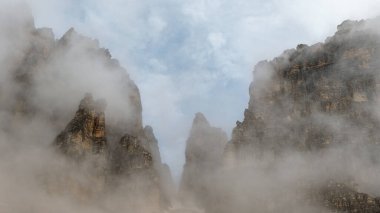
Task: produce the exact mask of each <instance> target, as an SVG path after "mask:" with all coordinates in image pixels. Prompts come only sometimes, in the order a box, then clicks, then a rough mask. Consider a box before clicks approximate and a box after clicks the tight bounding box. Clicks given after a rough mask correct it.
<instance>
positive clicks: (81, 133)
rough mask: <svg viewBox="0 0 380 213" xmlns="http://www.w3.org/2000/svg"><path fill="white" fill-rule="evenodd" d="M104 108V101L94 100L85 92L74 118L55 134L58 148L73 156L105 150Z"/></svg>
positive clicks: (77, 156)
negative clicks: (60, 131) (61, 130)
mask: <svg viewBox="0 0 380 213" xmlns="http://www.w3.org/2000/svg"><path fill="white" fill-rule="evenodd" d="M104 108H105V102H104V101H101V100H99V101H96V102H95V101H94V100H93V98H92V96H91V95H90V94H87V95H86V97H85V98H84V99H83V100H82V101H81V103H80V105H79V109H78V111H77V112H76V113H75V116H74V118H73V119H72V120H71V121H70V122H69V124H68V125H67V126H66V128H65V130H64V131H63V132H62V133H60V134H59V135H58V136H57V138H56V140H55V142H54V143H55V145H56V146H57V147H58V149H60V151H62V152H63V153H65V154H67V155H69V156H72V157H73V158H80V157H85V155H86V153H87V154H100V153H105V152H107V151H108V150H107V139H106V132H105V114H104Z"/></svg>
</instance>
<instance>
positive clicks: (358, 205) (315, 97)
mask: <svg viewBox="0 0 380 213" xmlns="http://www.w3.org/2000/svg"><path fill="white" fill-rule="evenodd" d="M379 23H380V20H379V19H374V20H368V21H345V22H343V23H342V24H341V25H339V26H338V31H337V32H336V33H335V35H334V36H332V37H330V38H328V39H327V40H326V41H325V43H318V44H315V45H312V46H308V45H304V44H300V45H298V46H297V48H296V49H291V50H287V51H285V52H284V53H283V54H282V55H280V56H279V57H277V58H275V59H273V60H271V61H262V62H260V63H258V64H257V65H256V66H255V69H254V80H253V82H252V83H251V86H250V88H249V94H250V100H249V105H248V109H246V110H245V112H244V120H243V122H240V121H238V122H237V123H236V127H235V128H234V130H233V132H232V139H231V141H230V142H229V143H228V145H227V146H226V149H225V160H226V161H227V162H228V163H229V164H234V165H235V164H239V163H240V162H242V161H243V162H244V161H245V162H247V161H251V160H252V159H256V160H260V159H262V157H263V156H265V155H268V154H270V155H272V156H275V158H278V159H281V156H283V155H286V153H289V152H294V151H296V152H298V151H301V152H304V153H322V152H324V151H325V150H329V149H337V150H342V153H341V154H342V156H345V157H347V159H351V157H352V156H353V155H354V154H352V153H349V152H347V153H345V151H344V150H346V149H347V147H350V148H352V147H354V148H352V149H354V150H357V151H358V150H361V151H363V150H366V151H365V152H366V153H367V154H366V155H371V154H370V153H371V152H373V150H378V149H379V148H378V145H379V143H380V134H379V131H378V129H379V127H380V119H379V116H378V115H379V114H378V110H377V109H378V104H379V100H380V99H379V95H378V94H379V88H380V87H379V85H380V72H379V69H380V64H379V60H378V58H379V56H380V34H379V31H378V30H377V28H378V27H379ZM338 157H339V156H336V159H338ZM378 160H379V159H378V157H376V156H374V157H373V162H378ZM344 185H345V183H337V185H335V186H333V185H328V186H327V187H322V188H323V190H322V191H323V192H322V194H323V196H322V197H324V199H322V200H323V202H324V203H326V206H327V207H328V208H330V209H332V210H334V211H343V212H378V211H379V210H378V208H379V206H378V204H377V203H376V202H377V201H376V199H374V198H372V197H371V196H369V195H367V194H362V193H358V192H356V191H355V190H351V189H348V188H346V187H339V186H344Z"/></svg>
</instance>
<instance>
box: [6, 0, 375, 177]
mask: <svg viewBox="0 0 380 213" xmlns="http://www.w3.org/2000/svg"><path fill="white" fill-rule="evenodd" d="M0 1H4V0H0ZM26 1H27V2H29V4H30V7H31V8H32V11H33V14H34V17H35V24H36V26H37V27H50V28H53V30H54V32H55V34H56V37H60V36H61V35H62V34H63V33H64V32H65V31H67V30H68V29H69V28H70V27H74V28H75V29H76V30H77V31H78V32H79V33H81V34H83V35H86V36H89V37H91V38H96V39H98V40H99V41H100V44H101V46H103V47H106V48H108V49H110V51H111V54H112V55H113V57H114V58H117V59H118V60H119V61H120V63H121V64H122V65H123V66H124V67H125V68H126V69H127V70H128V72H129V74H130V75H131V78H132V79H133V80H134V81H135V82H136V84H137V85H138V87H139V89H140V92H141V96H142V104H143V120H144V124H145V125H151V126H152V127H153V129H154V132H155V134H156V137H157V139H158V141H159V146H160V151H161V155H162V158H163V161H164V162H166V163H168V164H169V165H170V167H171V169H172V172H173V174H174V176H175V178H176V179H177V180H178V178H179V177H180V174H181V171H182V166H183V163H184V147H185V141H186V138H187V136H188V134H189V130H190V126H191V122H192V119H193V116H194V114H195V113H196V112H198V111H200V112H203V113H204V114H205V115H206V117H207V118H208V120H209V121H210V123H211V124H212V125H214V126H217V127H221V128H223V129H224V130H225V131H226V132H227V134H229V135H230V134H231V131H232V128H233V127H234V126H235V122H236V120H241V119H242V118H243V112H244V109H245V108H246V107H247V104H248V98H249V97H248V86H249V83H250V82H251V81H252V69H253V66H254V65H255V64H256V63H257V62H258V61H260V60H265V59H272V58H273V57H276V56H278V55H279V54H281V53H282V52H283V51H284V50H285V49H290V48H294V47H295V46H296V45H297V44H299V43H306V44H313V43H316V42H323V41H324V40H325V39H326V37H328V36H331V35H332V34H333V33H334V32H335V29H336V26H337V25H338V24H340V23H341V22H342V21H343V20H346V19H366V18H371V17H375V16H378V15H380V0H360V1H359V0H356V1H354V0H336V1H334V0H293V1H290V0H235V1H231V0H208V1H206V0H182V1H181V0H150V1H148V0H26Z"/></svg>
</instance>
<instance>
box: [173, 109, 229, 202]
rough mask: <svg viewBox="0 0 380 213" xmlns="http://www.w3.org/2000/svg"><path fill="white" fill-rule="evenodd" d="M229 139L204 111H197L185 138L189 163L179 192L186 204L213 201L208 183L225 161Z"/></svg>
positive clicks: (186, 165)
mask: <svg viewBox="0 0 380 213" xmlns="http://www.w3.org/2000/svg"><path fill="white" fill-rule="evenodd" d="M227 140H228V139H227V135H226V133H225V132H224V131H223V130H221V129H220V128H216V127H212V126H211V125H210V124H209V122H208V121H207V119H206V118H205V116H204V115H203V114H202V113H197V114H196V115H195V118H194V120H193V125H192V127H191V131H190V136H189V138H188V139H187V142H186V163H185V166H184V171H183V175H182V180H181V186H180V192H179V193H180V196H181V199H182V201H183V202H184V203H185V204H189V205H195V206H198V207H201V208H207V206H209V205H214V203H211V200H210V199H211V198H210V195H209V193H210V191H209V190H210V189H209V186H211V184H210V183H211V182H212V175H213V174H214V172H216V171H217V170H218V169H219V168H220V166H221V165H222V162H223V150H224V146H225V144H226V143H227Z"/></svg>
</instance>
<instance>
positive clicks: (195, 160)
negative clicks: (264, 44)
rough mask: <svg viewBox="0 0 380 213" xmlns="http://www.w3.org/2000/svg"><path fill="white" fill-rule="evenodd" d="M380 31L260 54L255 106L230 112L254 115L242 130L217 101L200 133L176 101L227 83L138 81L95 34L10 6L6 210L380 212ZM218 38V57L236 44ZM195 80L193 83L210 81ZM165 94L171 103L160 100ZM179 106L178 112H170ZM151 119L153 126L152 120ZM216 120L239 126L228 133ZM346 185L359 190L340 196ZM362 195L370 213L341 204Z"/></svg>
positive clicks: (0, 7)
mask: <svg viewBox="0 0 380 213" xmlns="http://www.w3.org/2000/svg"><path fill="white" fill-rule="evenodd" d="M33 7H35V5H32V8H33ZM205 7H206V6H205ZM189 8H190V9H191V8H192V7H189ZM192 9H194V8H192ZM184 11H185V12H186V13H187V15H189V16H192V17H193V18H194V19H195V20H198V19H199V20H202V19H203V18H202V17H203V16H202V15H201V14H196V13H194V11H193V10H189V9H188V10H184ZM10 20H11V21H10ZM150 20H151V22H152V23H153V25H155V26H156V27H159V26H161V27H159V29H158V28H155V30H157V31H161V30H162V31H164V30H165V27H166V25H165V24H164V23H163V22H160V19H159V18H156V19H150ZM199 20H198V21H199ZM160 24H161V25H160ZM336 24H338V23H336ZM378 26H380V25H379V20H378V18H377V19H371V20H366V21H358V22H355V21H352V22H351V21H347V22H344V23H342V24H341V25H339V26H338V31H337V33H336V34H335V35H331V36H332V37H329V38H327V39H326V40H325V41H324V43H318V44H315V45H312V46H308V45H304V44H302V45H298V46H297V47H296V48H295V49H290V50H286V51H285V52H284V53H283V54H282V55H280V56H279V57H277V58H274V59H273V60H270V61H262V62H259V63H258V64H257V65H256V66H255V68H254V72H253V78H249V79H253V80H252V83H251V85H250V86H249V88H248V85H246V86H247V88H245V89H246V90H247V89H248V90H249V91H248V92H246V93H247V94H245V95H249V98H250V99H249V101H248V100H247V103H248V107H247V109H246V110H245V111H244V113H243V106H240V105H239V107H240V108H239V109H238V110H236V109H235V108H234V109H233V112H231V113H233V114H237V113H239V114H241V115H240V116H244V120H242V121H237V122H236V126H235V128H234V129H233V130H232V131H229V129H228V128H230V127H231V126H234V123H233V122H232V123H227V122H225V119H224V118H217V116H216V115H215V114H217V113H219V116H220V117H223V116H226V117H228V116H230V115H227V114H228V113H229V112H228V110H226V108H223V107H224V106H222V105H221V104H220V102H218V103H219V104H220V106H218V107H220V108H218V109H215V108H217V107H214V109H215V110H214V111H213V112H212V113H205V114H206V115H207V114H212V116H211V117H212V119H210V121H211V122H209V121H208V120H207V119H206V116H204V115H203V114H201V113H197V114H196V115H195V118H194V121H193V126H192V127H191V129H190V125H189V124H190V121H191V119H190V120H188V121H184V120H186V119H188V118H189V116H188V115H187V114H186V115H184V113H183V111H181V110H178V106H177V105H181V104H182V105H186V104H184V103H188V102H189V103H190V102H191V100H198V99H196V98H195V99H193V98H194V96H196V93H197V92H204V93H202V94H200V95H199V96H202V98H201V99H202V100H207V99H208V96H210V95H211V96H217V95H218V93H223V91H222V90H219V89H218V87H215V88H213V89H211V90H212V93H211V92H210V90H209V88H208V86H207V85H206V86H205V87H204V88H203V89H202V88H198V87H197V88H194V90H195V91H197V92H194V91H187V92H186V91H184V90H191V88H190V87H186V88H185V89H182V90H178V91H176V92H174V93H170V92H173V91H171V90H176V88H177V86H175V85H176V84H173V82H172V79H170V80H168V79H169V78H166V76H165V75H161V74H158V75H153V74H151V75H147V76H148V77H152V78H151V79H149V80H144V81H141V79H142V78H144V77H146V76H144V75H142V76H143V77H141V76H139V77H137V79H139V80H138V81H137V84H135V82H134V81H133V80H132V77H131V76H130V74H129V70H127V69H125V68H123V67H122V66H121V65H120V62H119V61H118V60H117V59H115V58H114V57H113V56H112V55H111V53H110V51H109V50H108V49H106V48H103V47H102V45H101V44H100V42H99V41H98V40H96V39H95V38H90V37H92V35H90V37H87V36H86V35H82V34H80V33H78V32H77V31H76V29H74V28H68V29H65V31H64V33H62V32H60V33H59V34H62V35H60V36H57V35H56V34H55V33H54V32H53V30H52V29H50V28H37V27H36V26H35V23H34V18H33V14H32V9H31V8H30V6H28V5H27V4H25V3H20V2H19V1H15V2H11V1H1V2H0V28H1V29H2V31H1V33H0V47H1V48H0V64H1V72H0V191H1V192H0V212H41V213H44V212H83V213H85V212H99V213H101V212H120V211H122V212H141V213H159V212H219V213H220V212H225V213H229V212H239V213H245V212H247V213H248V212H330V211H341V212H351V211H354V210H355V211H357V212H367V210H368V209H369V208H372V209H375V210H373V211H372V209H371V211H369V210H368V212H376V211H377V210H379V209H380V200H379V198H378V197H379V196H380V185H379V184H378V180H379V176H380V167H379V160H380V159H379V157H378V152H379V151H380V150H379V149H380V148H379V145H378V144H379V139H380V137H379V134H378V128H379V127H380V120H379V119H380V117H379V116H380V112H379V110H378V109H379V103H380V102H379V101H378V97H379V96H378V92H379V91H378V87H379V86H378V85H379V82H380V81H379V80H378V77H379V76H380V75H379V73H378V72H379V71H378V67H379V63H378V58H379V57H380V55H379V53H380V51H379V50H380V48H379V47H380V45H379V44H380V42H379V41H380V36H379V34H380V32H378ZM158 35H159V34H157V35H156V36H158ZM158 37H159V36H158ZM158 37H157V38H158ZM208 39H209V40H210V42H211V45H212V49H213V51H222V52H224V51H225V50H221V49H223V48H222V47H223V46H224V45H226V44H228V42H229V41H227V40H228V39H227V40H226V39H225V38H224V37H223V34H222V33H213V34H211V35H209V36H208ZM126 42H128V41H126ZM238 46H240V45H238ZM200 48H201V47H200ZM195 49H197V48H195ZM234 50H236V49H234ZM183 52H187V51H186V50H183ZM248 52H249V53H251V51H248ZM189 54H190V53H189ZM200 55H204V54H200ZM189 58H190V59H191V60H190V59H189V60H190V61H192V62H193V61H197V60H200V61H202V60H205V61H207V60H206V59H202V60H201V59H199V58H198V57H196V56H195V55H192V57H190V56H189ZM221 58H223V57H221ZM236 58H237V57H236V56H234V57H232V59H231V61H233V60H235V59H236ZM219 59H220V58H219ZM200 61H197V62H199V64H203V62H200ZM218 61H220V60H215V61H213V63H217V62H218ZM151 62H152V61H151V60H150V62H149V63H151ZM156 62H157V63H155V65H157V66H158V65H159V64H160V63H159V61H156ZM123 63H124V62H123ZM204 63H205V62H204ZM245 63H246V62H245ZM179 64H186V63H185V62H183V63H179ZM246 65H247V64H245V65H242V66H235V65H233V66H232V65H231V66H230V65H229V66H228V67H230V68H231V67H232V68H242V67H245V66H246ZM127 67H128V66H127ZM132 67H133V69H136V67H134V66H133V65H132ZM160 67H161V68H163V67H165V66H160ZM168 67H169V68H173V67H170V66H167V67H166V68H168ZM211 67H212V66H211ZM215 67H218V66H216V65H215ZM189 70H191V69H189ZM316 70H323V71H324V72H325V74H320V73H318V72H317V71H316ZM144 72H146V70H144ZM144 72H142V73H144ZM224 72H226V70H224ZM132 73H133V76H136V75H138V72H136V71H133V72H132ZM247 73H249V72H247ZM326 73H327V74H326ZM192 75H196V74H191V72H190V74H189V75H185V77H184V76H182V79H184V80H183V81H180V82H184V81H186V79H190V80H194V79H195V80H197V79H198V78H197V77H194V78H190V77H191V76H192ZM227 76H228V75H227ZM238 76H239V75H238ZM244 76H245V74H244ZM187 77H189V78H187ZM224 77H225V76H224ZM238 78H240V77H238ZM243 78H244V77H243ZM201 79H202V80H203V81H202V82H203V83H204V82H207V80H210V79H211V80H213V79H214V77H213V75H212V74H209V75H208V74H206V77H205V78H203V77H202V78H201ZM205 79H206V80H205ZM216 79H217V78H216ZM248 81H250V80H247V79H244V82H245V83H247V82H248ZM140 82H142V83H147V82H148V83H152V84H161V83H162V84H165V87H163V88H169V89H168V91H166V90H164V91H162V90H157V91H155V92H153V93H149V91H151V90H152V89H151V88H148V89H147V88H146V87H144V89H143V91H145V93H144V92H143V93H142V96H143V98H141V97H140V91H139V83H140ZM241 82H242V81H240V83H241ZM166 84H167V85H166ZM206 84H207V83H206ZM210 84H213V83H210ZM143 85H144V84H143ZM184 85H185V86H188V83H187V84H184ZM145 86H146V85H145ZM173 88H174V89H173ZM147 91H148V92H147ZM209 92H210V93H209ZM144 94H145V95H146V94H153V95H150V96H144ZM181 95H184V96H186V95H188V97H186V99H187V101H185V102H181V104H178V103H177V102H176V101H178V102H180V101H182V98H181ZM239 95H242V96H243V94H235V96H239ZM161 96H163V97H164V100H169V103H167V104H166V103H165V104H164V103H160V105H159V104H157V103H158V102H160V101H161V98H160V97H161ZM227 96H228V95H225V94H222V97H227ZM173 97H174V98H173ZM189 97H190V98H189ZM149 99H151V100H152V101H147V100H149ZM172 99H175V100H174V101H173V100H172ZM211 100H214V99H209V101H210V103H211V102H212V101H211ZM228 100H236V99H235V98H231V99H228V97H227V98H226V100H225V101H228ZM161 102H164V101H161ZM173 102H174V103H173ZM203 104H204V105H208V103H206V102H204V103H203ZM213 104H214V103H213ZM99 105H101V106H99ZM147 105H148V106H147ZM195 106H200V105H198V104H192V102H191V103H190V104H189V105H188V107H194V108H192V109H191V110H189V111H191V112H193V111H194V112H195V111H198V110H199V109H195V108H196V107H195ZM213 106H215V105H213ZM145 107H146V108H147V109H148V113H146V114H144V113H143V110H145ZM162 108H165V109H164V110H162ZM200 108H201V109H207V110H206V111H210V110H209V109H208V107H200ZM168 109H170V111H171V112H172V113H173V114H174V117H175V118H173V117H171V116H173V115H169V114H166V112H167V111H168ZM231 109H232V108H231ZM187 113H188V112H187ZM145 115H148V116H151V117H149V118H145V117H144V118H143V116H145ZM152 115H156V117H155V118H153V117H154V116H152ZM165 118H168V119H167V120H165ZM227 120H230V117H229V118H228V119H227ZM144 121H145V122H146V121H152V122H153V124H154V126H153V128H152V127H150V126H145V122H144ZM177 121H179V122H178V123H177ZM213 121H216V122H213ZM81 122H82V123H81ZM214 123H215V124H214ZM214 125H215V126H220V127H223V128H225V129H226V128H227V127H228V128H227V132H225V131H223V129H221V128H217V127H214ZM157 126H158V127H157ZM156 127H157V128H156ZM174 127H176V128H174ZM185 128H187V129H186V130H185ZM153 129H154V130H153ZM157 129H158V130H159V131H157ZM160 130H165V132H164V133H163V132H160ZM153 132H154V133H153ZM230 133H231V134H230ZM154 134H156V135H158V136H159V137H157V138H156V136H155V135H154ZM229 134H230V137H229ZM162 135H166V136H162ZM169 135H170V136H169ZM59 136H62V137H61V138H63V139H62V140H63V142H62V141H59V140H61V138H60V137H59ZM99 138H101V139H102V140H104V141H103V142H104V143H105V144H106V145H105V147H104V149H105V151H104V152H99V153H98V152H97V151H96V152H95V151H93V150H94V147H95V145H94V144H95V143H96V142H98V141H97V139H99ZM162 138H164V139H167V140H168V139H173V141H165V140H161V139H162ZM179 138H180V139H179ZM185 138H188V139H187V140H185ZM57 141H58V142H57ZM184 141H186V142H184ZM60 142H62V143H67V144H68V146H71V145H72V146H73V147H74V148H73V149H72V150H74V151H73V153H74V154H73V155H71V154H72V153H69V154H68V153H67V152H65V151H62V149H61V147H60V146H59V145H57V144H59V143H60ZM180 142H182V144H180V145H178V144H175V143H180ZM67 144H65V145H67ZM73 144H74V145H73ZM78 144H79V145H78ZM162 144H165V146H163V145H162ZM168 144H175V145H173V147H174V148H173V147H167V146H168ZM184 144H186V146H185V145H184ZM182 146H183V147H186V148H185V149H186V150H185V151H184V150H182V148H180V147H182ZM78 147H79V148H78ZM89 150H90V151H89ZM160 150H161V152H162V153H164V154H163V155H161V154H160ZM162 150H164V151H162ZM171 150H175V151H173V152H170V151H171ZM76 152H78V153H82V152H83V153H85V154H83V156H79V157H78V156H75V155H76V154H77V153H76ZM178 153H180V154H178ZM179 155H180V156H179ZM73 156H74V157H73ZM183 156H184V157H183ZM182 158H184V159H185V161H186V162H185V164H184V166H183V173H182V175H178V174H180V173H181V169H178V168H176V167H175V168H174V169H173V167H172V168H171V169H172V170H174V171H170V168H169V167H168V165H166V163H169V164H171V165H173V164H176V165H179V164H180V165H181V166H182V164H181V163H182ZM162 159H163V160H162ZM168 159H169V160H171V161H176V162H167V161H168ZM171 172H173V173H174V180H173V177H172V176H171ZM175 182H178V184H176V183H175ZM341 192H342V193H343V194H344V193H346V194H349V196H348V195H347V196H346V194H344V196H343V195H342V196H341V197H339V196H336V194H338V195H341V194H339V193H341ZM328 196H330V197H328ZM334 196H335V197H334ZM345 196H346V197H345ZM326 197H327V198H326ZM352 197H354V198H352ZM362 197H364V198H362ZM351 198H352V199H354V201H355V202H357V203H359V204H358V205H359V206H361V207H363V209H364V208H366V209H364V210H363V209H354V210H352V209H344V208H346V207H345V205H346V203H345V202H344V201H342V200H340V199H343V200H346V199H347V200H348V199H351ZM331 200H332V201H331ZM363 200H364V201H363ZM350 202H351V200H350ZM353 203H354V202H353ZM354 204H355V205H356V203H354ZM354 204H352V203H349V205H354ZM347 205H348V204H347ZM342 206H343V207H342ZM347 208H348V207H347ZM355 208H356V207H355Z"/></svg>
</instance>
